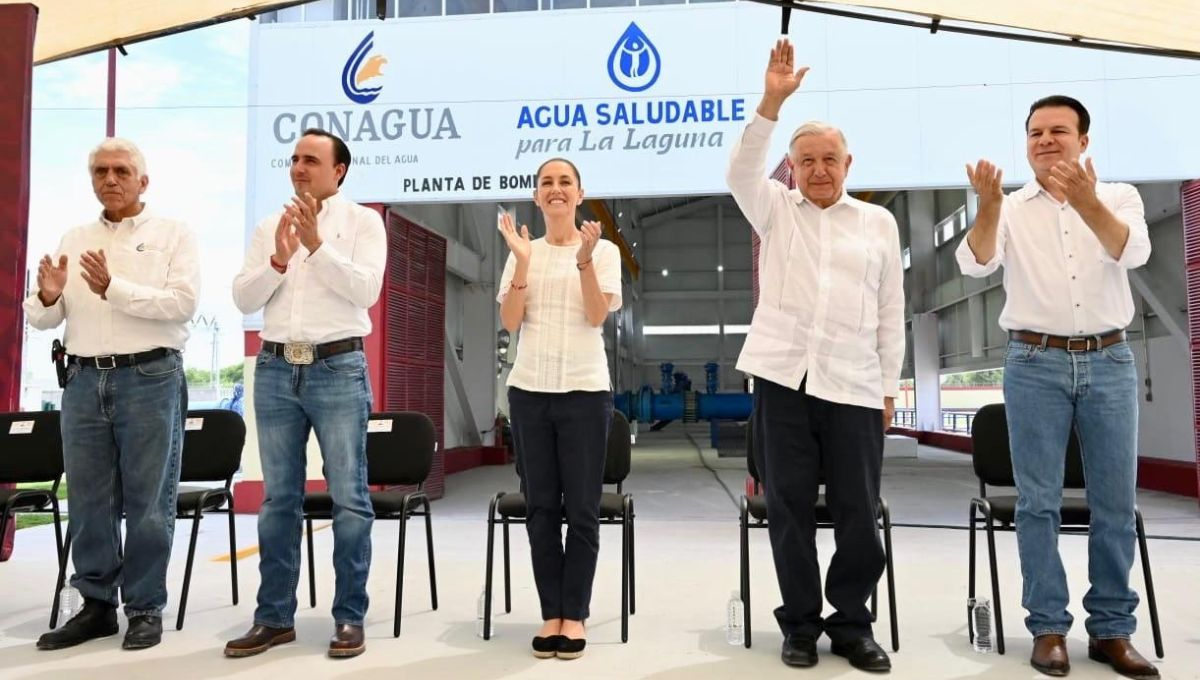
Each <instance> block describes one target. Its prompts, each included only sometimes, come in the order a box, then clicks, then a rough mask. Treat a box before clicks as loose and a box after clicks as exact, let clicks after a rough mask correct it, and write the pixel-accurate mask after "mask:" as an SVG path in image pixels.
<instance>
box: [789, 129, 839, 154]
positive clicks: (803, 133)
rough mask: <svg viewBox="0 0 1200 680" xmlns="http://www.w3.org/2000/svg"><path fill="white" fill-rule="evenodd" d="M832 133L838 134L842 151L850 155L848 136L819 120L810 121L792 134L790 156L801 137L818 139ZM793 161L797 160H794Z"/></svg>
mask: <svg viewBox="0 0 1200 680" xmlns="http://www.w3.org/2000/svg"><path fill="white" fill-rule="evenodd" d="M831 132H834V133H837V136H838V140H840V141H841V143H842V151H845V152H846V153H849V152H850V146H849V145H848V144H846V135H845V134H843V133H842V131H841V130H839V129H838V128H836V127H834V126H832V125H830V124H829V123H822V122H821V121H819V120H810V121H808V122H807V123H805V124H803V125H801V126H800V127H798V128H796V131H795V132H793V133H792V138H791V140H789V141H788V156H789V157H791V155H792V145H794V144H795V143H796V140H797V139H800V138H801V137H817V136H821V135H827V134H829V133H831ZM792 160H795V159H794V158H793V159H792Z"/></svg>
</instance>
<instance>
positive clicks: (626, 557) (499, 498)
mask: <svg viewBox="0 0 1200 680" xmlns="http://www.w3.org/2000/svg"><path fill="white" fill-rule="evenodd" d="M631 448H632V444H631V441H630V438H629V421H628V420H627V419H626V418H625V415H624V414H623V413H621V412H620V411H613V417H612V425H611V426H610V427H609V431H608V450H607V451H606V452H605V456H604V484H615V485H616V487H617V490H616V493H611V492H604V493H602V494H600V523H601V524H615V525H620V526H621V642H628V641H629V616H630V615H631V614H634V613H636V610H637V603H636V600H635V597H634V591H635V588H634V557H633V544H634V540H633V537H634V531H633V519H634V514H633V495H632V494H627V493H624V492H623V491H622V487H623V484H624V482H625V478H626V477H628V476H629V468H630V456H631V453H632V452H631ZM518 465H519V463H518ZM519 473H520V470H518V474H519ZM527 514H528V509H527V508H526V505H525V494H524V493H519V492H518V493H509V492H504V491H501V492H500V493H498V494H496V495H495V497H493V498H492V501H491V503H490V504H489V505H488V535H487V567H486V573H485V575H484V580H483V588H484V596H483V639H484V640H490V639H491V637H492V561H493V557H492V556H493V552H494V544H495V530H496V523H497V522H499V523H500V525H501V526H502V527H503V533H504V611H505V612H511V611H512V581H511V576H510V565H509V562H510V560H509V531H508V527H509V525H511V524H524V523H525V520H526V517H527ZM563 523H564V524H565V523H566V517H565V516H564V517H563Z"/></svg>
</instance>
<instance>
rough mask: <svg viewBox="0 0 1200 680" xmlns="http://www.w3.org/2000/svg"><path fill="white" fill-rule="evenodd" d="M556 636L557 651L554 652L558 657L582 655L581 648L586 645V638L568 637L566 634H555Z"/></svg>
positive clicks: (566, 657)
mask: <svg viewBox="0 0 1200 680" xmlns="http://www.w3.org/2000/svg"><path fill="white" fill-rule="evenodd" d="M555 637H557V638H558V651H556V652H555V653H554V656H557V657H558V658H560V659H566V660H568V661H570V660H571V659H578V658H579V657H581V656H583V649H584V647H587V640H584V639H577V638H569V637H567V636H566V635H556V636H555Z"/></svg>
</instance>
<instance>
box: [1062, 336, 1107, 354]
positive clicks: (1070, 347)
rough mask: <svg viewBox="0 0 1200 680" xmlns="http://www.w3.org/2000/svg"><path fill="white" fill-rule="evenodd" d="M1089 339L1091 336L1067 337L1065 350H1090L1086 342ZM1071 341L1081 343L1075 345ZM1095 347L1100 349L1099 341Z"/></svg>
mask: <svg viewBox="0 0 1200 680" xmlns="http://www.w3.org/2000/svg"><path fill="white" fill-rule="evenodd" d="M1091 339H1092V338H1067V351H1068V352H1072V353H1074V352H1088V351H1091V347H1090V346H1089V345H1088V342H1089V341H1090V340H1091ZM1073 343H1082V346H1076V345H1075V344H1073ZM1096 349H1100V343H1099V342H1097V343H1096Z"/></svg>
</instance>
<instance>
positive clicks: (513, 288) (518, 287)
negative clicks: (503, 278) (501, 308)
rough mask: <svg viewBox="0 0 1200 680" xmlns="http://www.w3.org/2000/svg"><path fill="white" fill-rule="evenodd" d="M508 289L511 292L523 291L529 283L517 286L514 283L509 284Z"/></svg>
mask: <svg viewBox="0 0 1200 680" xmlns="http://www.w3.org/2000/svg"><path fill="white" fill-rule="evenodd" d="M508 287H509V288H511V289H512V290H525V289H526V288H528V287H529V282H528V281H526V282H525V283H522V284H521V285H519V286H518V285H517V284H515V283H511V284H509V286H508Z"/></svg>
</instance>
